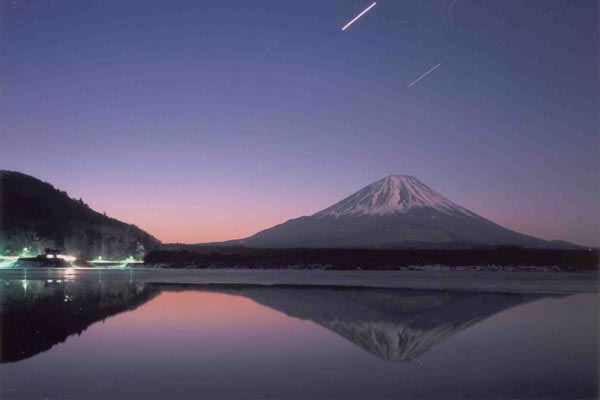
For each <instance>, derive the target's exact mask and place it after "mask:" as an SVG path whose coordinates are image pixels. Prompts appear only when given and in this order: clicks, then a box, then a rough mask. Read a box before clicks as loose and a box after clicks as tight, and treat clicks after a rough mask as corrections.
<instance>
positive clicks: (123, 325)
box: [0, 281, 599, 399]
mask: <svg viewBox="0 0 600 400" xmlns="http://www.w3.org/2000/svg"><path fill="white" fill-rule="evenodd" d="M69 285H75V284H74V283H70V284H66V286H61V285H56V284H55V283H54V284H44V283H39V282H33V281H32V284H31V286H30V289H28V290H29V293H30V295H38V296H41V297H42V298H44V300H45V301H46V303H44V304H47V306H45V311H44V313H46V314H47V315H46V316H47V317H50V319H49V320H48V321H49V324H47V325H46V328H43V329H42V332H41V334H42V335H43V336H44V338H47V337H49V336H50V333H51V332H53V328H52V323H51V322H50V321H52V320H56V321H60V318H62V317H63V316H64V315H69V313H71V314H70V318H71V320H73V321H75V320H79V319H80V318H81V316H79V315H78V314H77V313H78V311H77V310H78V309H80V308H81V309H83V310H86V309H89V310H92V309H96V310H98V312H102V313H104V314H103V315H104V317H98V318H99V319H97V321H96V322H92V323H91V325H90V326H89V327H87V328H84V329H83V330H81V332H80V333H79V334H73V333H74V332H72V333H71V335H70V336H68V337H67V338H66V340H64V339H63V340H64V342H63V341H60V342H57V343H54V344H53V345H52V346H51V347H50V348H49V349H47V350H45V351H42V352H39V353H37V354H32V355H30V356H28V357H27V358H25V359H22V360H19V361H12V362H7V361H6V360H5V361H4V362H3V363H0V394H1V395H2V397H3V398H5V397H6V398H11V397H14V398H31V397H46V396H49V397H52V398H54V397H60V398H83V397H85V398H106V397H107V396H110V397H112V398H119V396H120V397H122V396H124V395H126V396H128V397H130V398H164V397H165V396H173V395H175V396H176V397H181V396H184V397H185V396H189V397H190V398H191V397H194V398H198V397H209V398H228V399H230V398H241V399H259V398H327V399H352V398H361V399H364V398H378V399H379V398H381V399H386V398H390V399H391V398H398V397H399V396H404V397H406V396H408V397H410V398H492V397H494V398H495V397H500V398H578V397H583V398H590V397H594V396H597V394H598V323H599V320H598V301H597V300H598V297H597V294H578V295H570V296H548V295H520V294H504V295H500V294H477V293H443V292H431V291H401V290H379V289H356V288H355V289H352V288H347V289H338V288H320V289H319V288H309V287H305V288H298V287H296V288H285V287H279V288H269V287H262V288H261V287H226V286H216V287H197V288H194V287H192V286H187V287H178V286H176V285H175V286H173V285H166V286H162V287H158V286H152V285H149V284H146V285H139V284H128V283H109V282H103V283H98V284H96V285H91V284H90V283H89V282H87V283H85V282H84V283H82V284H81V286H69ZM2 288H3V292H2V293H3V297H2V300H3V303H2V305H3V307H4V308H3V314H2V316H3V318H2V320H0V322H3V323H6V322H14V319H13V318H14V316H13V317H10V316H8V314H6V313H7V312H9V311H10V310H13V311H14V310H15V309H16V308H15V307H18V305H15V304H14V303H12V305H10V303H9V301H15V299H19V298H20V299H21V300H22V301H25V299H26V298H27V297H26V296H25V297H23V293H22V292H19V290H20V289H19V287H18V285H17V286H13V285H10V284H7V283H3V286H2ZM9 293H13V295H12V296H11V295H10V294H9ZM67 293H68V294H69V296H70V300H69V301H73V302H74V305H76V306H77V307H75V308H73V310H72V311H68V307H69V306H68V305H66V306H65V305H64V303H63V305H59V304H60V303H59V302H57V303H55V304H56V306H54V305H52V304H54V303H52V300H51V299H53V298H55V297H56V296H57V295H58V296H59V297H60V299H62V298H63V296H64V295H65V294H67ZM81 296H84V297H85V299H86V300H81V299H82V297H81ZM326 298H329V299H332V301H331V302H330V303H328V302H321V303H322V304H321V306H320V307H317V306H315V304H313V303H311V301H310V300H309V299H316V300H322V299H326ZM30 299H31V298H30ZM27 301H31V300H27ZM78 301H79V302H81V301H83V302H82V303H78ZM335 303H338V304H335ZM32 304H35V303H32ZM266 304H269V305H268V306H267V305H266ZM29 309H32V310H34V312H35V310H36V306H35V305H34V306H29ZM64 312H66V313H67V314H64ZM111 313H113V314H112V315H111ZM84 314H85V311H84ZM300 314H303V315H302V316H300ZM40 315H42V316H43V314H40ZM90 315H91V314H90ZM42 318H45V317H42ZM465 321H466V322H468V323H467V324H466V325H464V323H465ZM82 322H85V323H87V322H86V321H84V320H82ZM340 326H345V327H346V328H348V327H350V329H352V330H353V331H354V332H355V333H357V335H355V336H347V335H346V336H344V335H343V334H342V332H343V331H342V330H339V327H340ZM74 328H75V329H81V326H79V327H78V325H74ZM455 328H456V329H455ZM3 329H4V330H5V332H6V330H10V329H9V327H7V326H6V325H4V326H3ZM336 329H337V331H336ZM367 332H380V333H381V334H382V335H365V333H367ZM386 332H387V333H392V335H390V336H389V337H387V338H386V337H385V334H386ZM448 332H450V334H449V335H448V334H447V333H448ZM436 336H437V337H439V338H440V339H441V340H439V341H437V342H434V345H433V346H431V347H430V348H424V350H425V351H423V352H421V353H419V354H418V357H414V358H413V356H411V357H409V358H408V359H395V360H394V359H386V358H385V357H382V356H381V354H377V353H373V352H370V351H367V349H366V348H365V347H363V346H364V344H365V343H370V344H372V345H374V346H377V345H379V344H382V342H381V341H382V340H384V341H388V343H387V344H391V345H392V346H399V348H405V347H406V346H411V343H413V340H420V338H421V339H423V338H424V339H426V340H428V338H429V337H436ZM3 337H4V339H5V340H4V341H3V343H2V346H3V350H4V349H6V348H7V346H10V345H11V344H13V345H14V344H15V342H14V339H13V341H12V342H11V341H10V340H6V339H7V336H3ZM407 339H408V340H407ZM415 343H416V342H415ZM412 354H413V355H414V356H416V355H417V353H412Z"/></svg>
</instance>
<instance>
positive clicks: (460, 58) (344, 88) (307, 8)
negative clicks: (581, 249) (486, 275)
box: [0, 0, 600, 245]
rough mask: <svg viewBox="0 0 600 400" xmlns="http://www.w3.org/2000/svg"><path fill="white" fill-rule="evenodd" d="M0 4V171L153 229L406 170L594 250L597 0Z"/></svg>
mask: <svg viewBox="0 0 600 400" xmlns="http://www.w3.org/2000/svg"><path fill="white" fill-rule="evenodd" d="M0 3H1V4H2V6H0V8H1V9H2V21H1V27H0V85H1V94H0V101H1V106H0V107H1V108H0V122H1V125H0V132H1V143H2V147H1V148H0V168H3V169H11V170H17V171H21V172H25V173H28V174H31V175H34V176H36V177H38V178H40V179H42V180H45V181H48V182H50V183H52V184H53V185H54V186H56V187H58V188H60V189H63V190H66V191H67V192H68V193H69V194H70V195H71V196H72V197H77V198H79V197H82V198H83V199H84V200H85V201H86V202H87V203H88V204H90V206H91V207H92V208H94V209H96V210H99V211H105V212H106V213H107V214H109V215H111V216H114V217H116V218H119V219H121V220H124V221H127V222H130V223H135V224H136V225H138V226H140V227H141V228H143V229H146V230H148V231H149V232H150V233H152V234H154V235H155V236H157V237H158V238H159V239H161V240H163V241H166V242H173V241H180V242H189V243H197V242H204V241H217V240H225V239H234V238H240V237H244V236H247V235H250V234H252V233H254V232H256V231H258V230H260V229H263V228H267V227H269V226H272V225H274V224H276V223H279V222H282V221H284V220H286V219H289V218H293V217H297V216H300V215H307V214H312V213H314V212H316V211H318V210H320V209H322V208H325V207H326V206H329V205H330V204H332V203H334V202H335V201H337V200H340V199H341V198H342V197H345V196H346V195H349V194H351V193H353V192H354V191H356V190H358V189H360V188H361V187H363V186H365V185H367V184H369V183H371V182H372V181H375V180H377V179H379V178H382V177H383V176H386V175H389V174H409V175H414V176H416V177H417V178H419V179H420V180H421V181H423V182H424V183H425V184H427V185H429V186H430V187H432V188H433V189H434V190H437V191H439V192H440V193H442V194H443V195H445V196H446V197H448V198H450V199H451V200H453V201H455V202H457V203H459V204H461V205H462V206H465V207H467V208H468V209H470V210H472V211H474V212H477V213H479V214H481V215H483V216H485V217H487V218H489V219H492V220H494V221H495V222H498V223H500V224H502V225H504V226H507V227H509V228H512V229H515V230H518V231H521V232H524V233H528V234H532V235H536V236H539V237H542V238H545V239H564V240H570V241H573V242H576V243H580V244H587V245H600V230H599V226H598V225H599V222H598V221H600V191H599V185H598V182H600V167H599V162H598V159H599V158H600V154H599V129H598V109H599V102H598V80H597V70H598V53H597V46H598V2H597V0H578V1H573V0H540V1H522V0H502V1H500V0H495V1H491V0H477V1H475V0H431V1H423V0H403V1H399V0H380V1H378V4H377V6H376V7H375V8H373V9H372V10H371V11H370V12H369V13H368V14H366V15H365V16H364V17H363V18H362V19H360V20H359V21H358V22H357V23H355V24H354V25H352V26H351V27H350V28H349V29H348V30H347V31H344V32H342V31H341V27H342V26H343V25H344V24H345V23H346V22H348V21H349V20H350V19H352V18H353V17H354V16H355V15H356V14H358V13H359V12H360V11H361V10H362V9H364V8H366V7H367V6H368V5H369V4H370V3H371V0H367V1H363V0H325V1H320V2H316V1H294V2H292V1H287V0H286V1H281V0H277V1H275V0H254V1H247V0H214V1H209V0H203V1H197V0H194V1H184V0H181V1H179V0H178V1H175V0H174V1H164V0H163V1H153V0H143V1H135V0H128V1H116V0H87V1H80V0H79V1H75V0H61V1H53V0H47V1H26V2H25V7H21V6H20V5H16V6H13V5H12V1H8V0H0ZM439 63H442V65H441V66H440V67H439V68H437V69H436V70H435V71H433V72H432V73H431V74H430V75H428V76H427V77H425V78H424V79H422V80H421V81H419V82H418V83H416V84H415V85H413V86H412V87H410V88H409V87H408V85H409V84H410V83H411V82H413V81H414V80H415V79H417V78H418V77H419V76H420V75H421V74H423V73H424V72H426V71H427V70H429V69H431V68H432V67H434V66H435V65H437V64H439Z"/></svg>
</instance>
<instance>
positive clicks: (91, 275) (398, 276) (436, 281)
mask: <svg viewBox="0 0 600 400" xmlns="http://www.w3.org/2000/svg"><path fill="white" fill-rule="evenodd" d="M0 279H7V280H23V279H27V280H47V281H48V282H52V281H58V280H60V281H61V282H63V281H64V282H68V281H72V280H75V279H77V280H101V281H121V282H123V281H126V282H131V283H134V282H135V283H149V284H161V283H169V284H172V283H176V284H191V285H193V284H198V285H262V286H278V285H285V286H292V285H293V286H330V287H332V286H333V287H335V286H337V287H366V288H390V289H416V290H447V291H475V292H493V293H555V294H560V293H563V294H569V293H600V283H599V282H600V281H599V274H598V273H597V272H556V271H518V272H516V271H471V270H462V271H460V270H420V271H414V270H413V271H410V270H394V271H390V270H387V271H385V270H378V271H367V270H352V271H350V270H335V271H334V270H291V269H277V270H273V269H263V270H261V269H160V268H120V269H111V268H11V269H3V270H0Z"/></svg>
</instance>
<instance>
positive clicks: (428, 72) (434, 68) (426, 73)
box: [408, 63, 442, 87]
mask: <svg viewBox="0 0 600 400" xmlns="http://www.w3.org/2000/svg"><path fill="white" fill-rule="evenodd" d="M440 65H442V63H439V64H438V65H436V66H435V67H433V68H431V69H430V70H429V71H427V72H425V73H424V74H423V75H421V76H420V77H418V78H417V79H416V80H415V81H413V82H412V83H411V84H410V85H408V87H411V86H412V85H414V84H415V83H417V82H419V81H420V80H421V79H423V78H425V77H426V76H427V75H429V74H430V73H432V72H433V71H435V70H436V69H438V67H439V66H440Z"/></svg>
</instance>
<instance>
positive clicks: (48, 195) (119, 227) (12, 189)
mask: <svg viewBox="0 0 600 400" xmlns="http://www.w3.org/2000/svg"><path fill="white" fill-rule="evenodd" d="M0 210H1V211H2V212H1V214H0V247H1V248H0V253H2V254H17V253H19V252H20V251H21V249H23V248H24V247H27V248H29V249H31V250H32V251H34V252H37V253H42V252H43V250H44V248H46V247H50V248H58V249H63V250H65V252H67V253H68V254H71V255H74V256H77V257H78V258H87V259H90V258H94V257H98V256H102V257H105V258H111V259H114V258H122V257H128V256H132V255H135V254H136V253H138V255H139V253H142V252H145V251H149V250H151V249H152V248H154V247H156V246H157V245H158V244H159V241H158V240H157V239H156V238H154V237H153V236H151V235H150V234H148V233H146V232H144V231H143V230H141V229H140V228H138V227H137V226H135V225H130V224H126V223H124V222H121V221H118V220H116V219H114V218H109V217H107V216H106V215H103V214H100V213H98V212H96V211H94V210H92V209H91V208H89V207H88V206H87V205H86V204H85V203H84V202H83V201H81V200H74V199H71V198H70V197H69V196H68V195H67V194H66V193H65V192H62V191H60V190H58V189H55V188H54V187H53V186H52V185H50V184H48V183H46V182H42V181H41V180H39V179H36V178H34V177H32V176H29V175H25V174H21V173H19V172H13V171H0Z"/></svg>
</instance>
